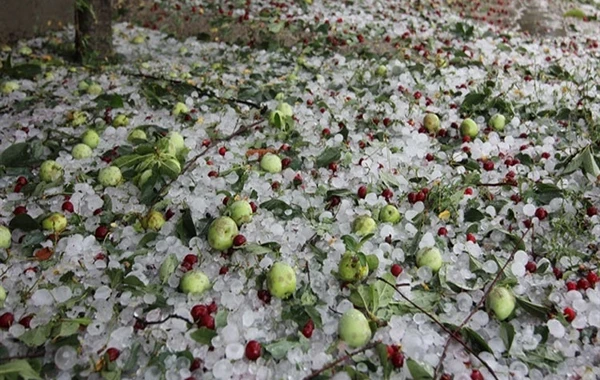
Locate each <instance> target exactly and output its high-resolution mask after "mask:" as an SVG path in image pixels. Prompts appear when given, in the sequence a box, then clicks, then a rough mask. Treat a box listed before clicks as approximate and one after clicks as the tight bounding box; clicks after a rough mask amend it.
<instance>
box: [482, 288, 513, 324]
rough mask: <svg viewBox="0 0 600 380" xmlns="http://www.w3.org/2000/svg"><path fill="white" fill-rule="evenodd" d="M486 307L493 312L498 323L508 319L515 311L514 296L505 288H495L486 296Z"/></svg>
mask: <svg viewBox="0 0 600 380" xmlns="http://www.w3.org/2000/svg"><path fill="white" fill-rule="evenodd" d="M486 301H487V302H486V305H487V307H488V308H489V309H491V310H492V311H493V312H494V315H495V316H496V318H497V319H498V320H499V321H503V320H505V319H506V318H508V317H509V316H510V315H511V314H512V312H513V311H514V310H515V305H516V300H515V296H514V294H513V293H512V291H510V290H509V289H507V288H504V287H495V288H494V289H492V291H491V292H490V294H488V297H487V300H486Z"/></svg>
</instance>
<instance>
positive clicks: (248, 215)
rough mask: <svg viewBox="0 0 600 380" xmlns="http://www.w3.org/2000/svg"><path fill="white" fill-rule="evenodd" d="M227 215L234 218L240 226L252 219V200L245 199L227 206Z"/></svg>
mask: <svg viewBox="0 0 600 380" xmlns="http://www.w3.org/2000/svg"><path fill="white" fill-rule="evenodd" d="M226 215H227V216H229V217H230V218H231V219H233V221H234V222H235V224H237V225H238V227H239V226H241V225H242V224H244V223H249V222H250V221H251V220H252V206H251V205H250V202H248V201H246V200H243V199H242V200H239V201H235V202H233V203H232V204H230V205H229V206H228V207H227V212H226Z"/></svg>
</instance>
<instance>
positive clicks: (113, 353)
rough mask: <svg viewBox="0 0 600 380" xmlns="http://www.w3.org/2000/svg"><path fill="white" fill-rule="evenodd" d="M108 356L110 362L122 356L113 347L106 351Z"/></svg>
mask: <svg viewBox="0 0 600 380" xmlns="http://www.w3.org/2000/svg"><path fill="white" fill-rule="evenodd" d="M106 354H107V355H108V361H111V362H114V361H115V360H117V359H118V358H119V356H120V355H121V351H119V350H118V349H116V348H114V347H111V348H109V349H107V350H106Z"/></svg>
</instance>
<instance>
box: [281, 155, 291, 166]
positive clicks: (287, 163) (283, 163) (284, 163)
mask: <svg viewBox="0 0 600 380" xmlns="http://www.w3.org/2000/svg"><path fill="white" fill-rule="evenodd" d="M291 163H292V159H291V158H289V157H286V158H284V159H283V160H281V167H282V168H283V169H285V168H287V167H289V166H290V164H291Z"/></svg>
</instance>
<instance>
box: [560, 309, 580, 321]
mask: <svg viewBox="0 0 600 380" xmlns="http://www.w3.org/2000/svg"><path fill="white" fill-rule="evenodd" d="M563 314H564V316H565V319H566V320H567V322H573V319H575V317H576V316H577V313H576V312H575V310H573V309H572V308H570V307H565V309H564V310H563Z"/></svg>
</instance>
